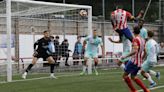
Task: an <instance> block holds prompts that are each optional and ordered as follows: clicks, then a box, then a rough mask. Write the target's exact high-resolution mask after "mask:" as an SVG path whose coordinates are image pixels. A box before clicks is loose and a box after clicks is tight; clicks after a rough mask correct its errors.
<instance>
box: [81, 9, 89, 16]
mask: <svg viewBox="0 0 164 92" xmlns="http://www.w3.org/2000/svg"><path fill="white" fill-rule="evenodd" d="M87 15H88V13H87V11H86V10H80V16H87Z"/></svg>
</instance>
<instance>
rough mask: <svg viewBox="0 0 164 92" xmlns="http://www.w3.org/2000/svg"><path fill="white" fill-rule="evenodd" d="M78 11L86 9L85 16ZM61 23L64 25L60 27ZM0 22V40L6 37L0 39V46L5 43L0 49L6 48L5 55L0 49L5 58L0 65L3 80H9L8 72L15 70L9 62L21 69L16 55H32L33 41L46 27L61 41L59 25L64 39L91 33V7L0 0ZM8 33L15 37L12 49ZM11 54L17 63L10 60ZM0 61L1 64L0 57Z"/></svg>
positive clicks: (10, 74)
mask: <svg viewBox="0 0 164 92" xmlns="http://www.w3.org/2000/svg"><path fill="white" fill-rule="evenodd" d="M80 10H86V11H87V16H82V15H80V14H79V12H80ZM4 11H5V12H4ZM63 19H64V20H63ZM63 22H64V23H65V26H63ZM0 24H1V25H0V28H1V29H2V30H0V35H1V36H2V35H5V36H6V38H5V39H3V38H1V39H0V40H6V43H2V41H1V42H0V46H1V45H2V44H6V45H7V47H6V48H0V49H1V50H2V49H5V50H6V55H2V54H4V53H2V52H0V55H1V56H2V57H1V58H3V59H4V60H3V61H5V62H3V64H2V65H4V66H6V69H7V71H6V75H7V78H6V79H7V80H6V81H7V82H11V81H12V80H13V79H12V75H13V74H15V73H14V72H15V71H16V70H15V69H14V67H13V65H15V64H16V65H18V67H17V68H19V69H20V71H21V72H22V71H23V70H24V69H23V68H22V61H20V58H26V57H31V56H32V54H33V46H32V45H33V42H35V41H36V40H37V39H39V38H41V37H42V32H43V31H45V30H48V31H50V34H51V35H54V36H56V35H59V36H61V38H62V40H64V38H63V37H62V36H63V31H62V29H63V27H65V28H64V30H65V31H66V38H67V39H70V40H72V39H73V40H74V39H76V37H77V36H82V37H84V36H86V35H92V7H91V6H87V5H73V4H62V3H52V2H42V1H28V0H5V1H2V2H0ZM12 34H13V35H14V36H15V37H16V38H14V43H15V45H14V47H13V48H14V49H15V50H12V44H11V43H12V40H13V39H12ZM34 40H35V41H34ZM69 42H71V47H70V49H71V50H73V48H72V47H73V45H74V43H75V41H69ZM72 42H74V43H72ZM26 45H29V46H26ZM16 48H17V49H16ZM13 53H14V56H16V58H17V59H18V62H14V61H13V60H12V58H11V57H12V56H13ZM16 53H18V55H16ZM1 58H0V59H1ZM29 62H31V60H29ZM0 63H2V62H1V60H0ZM23 63H25V62H23ZM28 64H29V63H28ZM24 67H26V66H24ZM19 69H18V70H19ZM0 72H1V70H0ZM18 72H19V71H18ZM21 72H20V73H21ZM4 75H5V74H4Z"/></svg>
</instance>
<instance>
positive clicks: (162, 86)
mask: <svg viewBox="0 0 164 92" xmlns="http://www.w3.org/2000/svg"><path fill="white" fill-rule="evenodd" d="M161 88H164V85H161V86H157V87H153V88H149V90H156V89H161ZM138 92H143V90H138Z"/></svg>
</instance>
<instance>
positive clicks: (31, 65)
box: [22, 57, 38, 79]
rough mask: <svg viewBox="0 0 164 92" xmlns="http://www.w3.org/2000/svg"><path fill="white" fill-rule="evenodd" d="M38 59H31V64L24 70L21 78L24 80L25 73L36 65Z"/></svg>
mask: <svg viewBox="0 0 164 92" xmlns="http://www.w3.org/2000/svg"><path fill="white" fill-rule="evenodd" d="M37 60H38V58H37V57H33V59H32V63H31V64H29V65H28V67H27V68H26V70H25V72H24V73H23V74H22V78H23V79H26V76H27V73H28V72H29V71H30V70H31V68H32V67H33V66H34V65H35V64H36V62H37Z"/></svg>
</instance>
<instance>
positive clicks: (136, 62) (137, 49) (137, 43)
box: [121, 26, 150, 92]
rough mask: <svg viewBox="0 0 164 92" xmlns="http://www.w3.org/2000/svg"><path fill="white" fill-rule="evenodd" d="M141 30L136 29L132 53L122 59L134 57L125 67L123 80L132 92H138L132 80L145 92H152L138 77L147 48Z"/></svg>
mask: <svg viewBox="0 0 164 92" xmlns="http://www.w3.org/2000/svg"><path fill="white" fill-rule="evenodd" d="M139 34H140V28H139V27H138V26H137V27H134V36H135V37H134V39H133V41H132V52H131V53H129V54H128V55H127V56H122V58H121V59H125V58H127V57H130V56H131V57H132V59H131V60H129V61H128V63H127V64H126V66H125V72H124V74H123V78H124V80H125V82H126V83H127V85H128V87H129V88H130V90H131V92H137V90H136V89H135V87H134V86H133V84H132V82H131V79H132V80H133V81H134V82H135V83H136V84H137V85H139V86H140V87H141V88H142V89H143V90H144V92H150V91H149V90H148V89H147V88H146V87H145V85H144V84H143V83H142V81H141V80H140V79H139V78H138V77H137V76H136V75H137V73H138V71H139V70H140V69H141V64H142V61H143V60H142V59H143V53H144V48H145V41H144V39H143V38H141V37H140V35H139ZM129 75H130V76H131V79H130V78H129Z"/></svg>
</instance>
